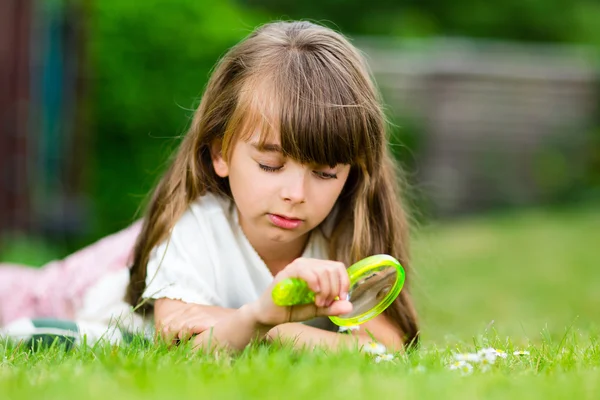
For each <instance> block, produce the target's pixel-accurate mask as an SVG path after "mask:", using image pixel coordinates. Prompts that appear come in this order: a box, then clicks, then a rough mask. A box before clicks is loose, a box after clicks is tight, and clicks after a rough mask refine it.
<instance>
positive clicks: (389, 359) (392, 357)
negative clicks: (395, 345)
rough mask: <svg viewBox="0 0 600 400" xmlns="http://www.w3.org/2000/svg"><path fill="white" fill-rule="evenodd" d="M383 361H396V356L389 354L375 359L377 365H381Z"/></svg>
mask: <svg viewBox="0 0 600 400" xmlns="http://www.w3.org/2000/svg"><path fill="white" fill-rule="evenodd" d="M382 361H394V355H393V354H389V353H388V354H381V355H379V356H377V357H375V362H376V363H380V362H382Z"/></svg>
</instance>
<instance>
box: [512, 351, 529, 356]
mask: <svg viewBox="0 0 600 400" xmlns="http://www.w3.org/2000/svg"><path fill="white" fill-rule="evenodd" d="M513 355H514V356H528V355H529V352H528V351H527V350H516V351H513Z"/></svg>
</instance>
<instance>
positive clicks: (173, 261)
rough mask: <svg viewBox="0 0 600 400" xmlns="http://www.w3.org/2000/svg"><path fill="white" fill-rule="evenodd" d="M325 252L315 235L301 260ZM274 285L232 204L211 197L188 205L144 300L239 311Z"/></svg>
mask: <svg viewBox="0 0 600 400" xmlns="http://www.w3.org/2000/svg"><path fill="white" fill-rule="evenodd" d="M327 246H328V243H327V240H326V239H325V237H324V236H323V234H322V232H321V231H320V230H319V229H315V230H313V232H312V233H311V236H310V239H309V242H308V243H307V245H306V248H305V250H304V252H303V254H302V257H308V258H317V259H327V258H328V257H327V253H328V251H327ZM272 281H273V275H272V274H271V272H270V270H269V269H268V267H267V266H266V264H265V263H264V261H263V260H262V259H261V258H260V256H259V255H258V254H257V253H256V251H255V250H254V248H253V247H252V245H251V244H250V242H249V241H248V239H247V238H246V236H245V235H244V233H243V231H242V229H241V227H240V225H239V223H238V215H237V209H236V208H235V206H234V205H233V202H231V201H230V200H228V199H224V198H222V197H220V196H218V195H215V194H211V193H208V194H206V195H204V196H202V197H200V198H199V199H198V200H197V201H195V202H194V203H192V204H191V205H190V207H189V208H188V210H187V211H186V212H185V213H184V214H183V216H182V217H181V218H180V220H179V221H178V222H177V223H176V224H175V226H174V227H173V229H172V231H171V235H170V240H169V239H167V240H165V241H164V242H163V243H161V244H160V245H158V246H157V247H155V249H154V250H153V251H152V252H151V254H150V259H149V262H148V266H147V274H146V290H145V291H144V293H143V294H142V297H143V298H148V299H159V298H169V299H174V300H182V301H185V302H187V303H195V304H203V305H214V306H219V307H227V308H239V307H241V306H242V305H244V304H247V303H250V302H252V301H254V300H256V299H257V298H258V297H259V296H260V295H261V294H262V293H263V292H264V291H265V289H267V287H268V286H269V285H270V284H271V282H272ZM309 325H315V326H318V325H320V323H319V322H318V321H313V323H310V324H309Z"/></svg>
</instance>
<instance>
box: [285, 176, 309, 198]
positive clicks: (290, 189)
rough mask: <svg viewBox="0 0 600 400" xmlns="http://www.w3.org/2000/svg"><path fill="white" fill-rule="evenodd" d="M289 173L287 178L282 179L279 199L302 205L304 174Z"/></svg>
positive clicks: (304, 192)
mask: <svg viewBox="0 0 600 400" xmlns="http://www.w3.org/2000/svg"><path fill="white" fill-rule="evenodd" d="M290 172H291V173H289V174H287V176H285V177H282V178H283V185H282V188H281V197H282V198H283V200H284V201H286V202H288V203H292V204H297V203H304V202H305V201H306V174H305V173H304V171H302V170H296V171H293V172H292V171H290Z"/></svg>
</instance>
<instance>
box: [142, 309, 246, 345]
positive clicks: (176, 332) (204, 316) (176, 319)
mask: <svg viewBox="0 0 600 400" xmlns="http://www.w3.org/2000/svg"><path fill="white" fill-rule="evenodd" d="M234 311H235V310H233V309H227V308H221V307H215V306H205V305H199V304H190V303H185V302H183V301H180V300H171V299H159V300H156V302H155V304H154V319H155V326H156V332H157V333H158V334H159V335H160V336H161V338H162V339H163V340H164V341H165V342H166V343H169V344H175V343H177V342H179V341H185V340H188V339H189V338H191V337H192V336H193V335H197V334H199V333H202V332H204V331H205V330H207V329H210V328H211V327H212V326H214V325H215V324H216V323H217V321H218V320H219V319H221V318H223V317H224V316H226V315H227V314H229V313H232V312H234Z"/></svg>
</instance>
